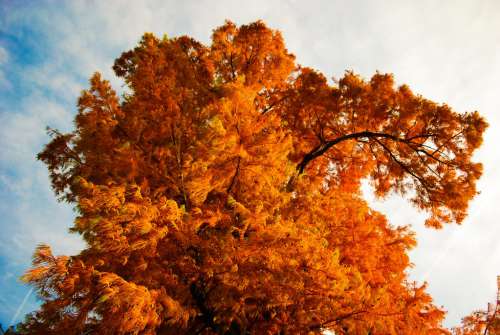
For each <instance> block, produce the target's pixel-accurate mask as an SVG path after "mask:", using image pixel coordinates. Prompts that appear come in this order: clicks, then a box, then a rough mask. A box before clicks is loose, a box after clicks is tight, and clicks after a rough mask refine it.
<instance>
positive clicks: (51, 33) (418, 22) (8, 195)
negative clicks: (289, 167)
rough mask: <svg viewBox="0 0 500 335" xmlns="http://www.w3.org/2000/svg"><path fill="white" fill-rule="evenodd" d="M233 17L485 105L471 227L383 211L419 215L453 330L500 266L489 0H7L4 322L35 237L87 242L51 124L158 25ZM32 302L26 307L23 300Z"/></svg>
mask: <svg viewBox="0 0 500 335" xmlns="http://www.w3.org/2000/svg"><path fill="white" fill-rule="evenodd" d="M225 19H231V20H232V21H234V22H236V23H238V24H244V23H248V22H251V21H254V20H257V19H264V20H265V21H266V23H267V24H268V25H269V26H271V27H272V28H275V29H279V30H281V31H282V32H283V35H284V37H285V41H286V43H287V47H288V49H289V50H290V51H291V52H293V53H294V54H295V55H296V56H297V61H298V62H299V63H301V64H304V65H307V66H311V67H314V68H316V69H318V70H320V71H322V72H323V73H325V75H327V76H328V77H336V78H338V77H340V76H342V74H343V73H344V71H345V70H347V69H351V70H354V71H355V72H357V73H360V74H361V75H363V76H364V77H369V76H371V75H372V74H373V73H374V72H375V71H377V70H379V71H381V72H392V73H394V74H395V78H396V81H397V82H398V83H407V84H408V85H409V86H410V87H411V88H412V89H413V90H414V91H415V92H417V93H420V94H422V95H424V96H425V97H427V98H430V99H433V100H435V101H438V102H447V103H448V104H449V105H450V106H452V107H453V108H455V109H456V110H457V111H471V110H479V111H480V112H481V113H482V114H483V115H485V116H486V118H487V119H488V121H489V123H490V128H489V130H488V132H487V134H486V137H485V142H484V145H483V147H482V149H481V150H480V152H478V154H477V155H476V157H477V160H479V161H482V162H483V163H484V164H485V174H484V176H483V178H482V180H481V182H480V184H479V188H480V190H481V192H482V193H481V195H479V196H478V197H477V198H476V200H475V201H474V202H473V203H472V204H471V209H470V215H469V217H468V219H467V220H466V222H464V223H463V225H462V226H450V227H446V228H445V229H443V230H441V231H434V230H428V229H425V228H424V227H423V219H424V216H423V215H422V214H421V213H418V212H417V211H415V210H414V209H413V208H411V206H410V205H408V203H407V202H406V201H405V200H404V199H400V198H397V197H392V198H389V199H387V200H386V201H383V202H381V201H376V200H374V199H373V197H372V196H371V195H370V191H369V188H366V194H367V197H368V198H369V199H370V200H371V201H372V203H373V206H374V207H375V208H377V209H380V210H381V211H383V212H385V213H386V214H387V216H388V217H389V220H390V221H391V222H392V223H393V224H395V225H403V224H411V225H412V226H413V229H414V230H416V231H417V238H418V241H419V245H418V247H417V248H416V249H415V250H414V251H412V253H411V258H412V261H413V263H414V264H415V267H414V268H413V269H412V270H411V271H410V274H411V277H412V278H413V279H415V280H419V281H423V280H426V281H428V282H429V291H430V293H431V294H432V295H433V296H434V298H435V301H436V303H437V304H438V305H443V306H444V308H445V309H447V310H448V311H449V316H448V319H447V321H446V323H447V324H448V325H453V324H457V322H458V321H459V319H460V317H461V316H463V315H465V314H467V313H469V312H470V311H471V310H473V309H476V308H483V307H485V306H486V303H487V302H488V301H492V300H493V299H494V297H495V291H496V287H495V285H496V275H497V274H500V244H499V243H498V242H497V239H498V236H500V224H498V222H497V218H498V217H499V216H500V208H499V207H498V199H500V170H499V168H498V167H499V166H500V150H498V143H499V141H500V99H498V97H499V96H500V94H499V89H500V57H499V56H500V3H499V2H498V1H495V0H491V1H481V0H476V1H458V0H455V1H451V0H450V1H439V2H438V1H384V2H382V3H381V2H380V1H368V0H367V1H333V0H325V1H314V0H310V1H306V2H304V1H298V0H297V1H293V0H289V1H269V0H267V1H234V0H233V1H217V2H215V1H208V0H200V1H183V2H182V3H181V2H179V1H130V2H127V1H66V2H64V1H9V0H0V228H1V231H2V233H3V234H2V235H0V322H1V323H2V324H3V325H4V326H5V325H7V324H9V323H11V322H12V321H19V319H20V318H22V316H23V315H24V313H26V312H28V311H30V310H32V309H33V308H35V307H36V299H35V298H34V296H33V295H29V296H28V298H27V300H26V303H25V304H24V305H23V304H22V302H23V301H24V300H25V297H26V295H27V293H28V292H29V288H28V287H26V286H23V285H22V284H21V283H20V281H19V280H18V277H19V276H20V275H21V274H22V273H23V271H24V270H25V269H26V268H27V267H28V266H29V264H30V256H31V253H32V252H33V250H34V248H35V246H36V245H37V244H38V243H48V244H50V245H51V246H52V247H53V249H54V251H55V253H57V254H73V253H76V252H77V251H78V250H79V249H80V248H81V247H82V245H83V244H82V242H81V240H80V238H79V237H78V236H75V235H70V234H69V233H68V232H67V228H68V227H69V226H70V225H71V223H72V219H73V213H72V210H71V208H69V207H68V206H66V205H64V204H61V203H57V202H56V200H55V198H54V196H53V194H52V192H51V190H50V187H49V183H48V177H47V172H46V170H45V168H44V166H43V165H42V164H41V163H39V162H37V161H36V159H35V156H36V153H37V152H39V151H40V150H41V148H42V147H43V144H44V143H46V142H47V140H48V139H47V136H46V135H45V127H46V126H51V127H56V128H59V129H61V130H63V131H65V130H70V129H71V127H72V120H73V117H74V115H75V112H76V107H75V103H76V99H77V97H78V94H79V92H80V91H81V90H82V89H84V88H86V86H87V79H88V78H89V77H90V76H91V74H92V73H93V72H95V71H99V72H101V73H102V74H103V76H104V77H105V78H107V79H109V80H110V81H111V82H112V83H113V85H114V87H115V88H116V89H117V90H118V91H120V89H121V85H122V83H121V82H120V81H119V80H118V79H117V78H115V77H114V75H113V74H112V71H111V65H112V63H113V60H114V59H115V58H116V57H118V56H119V55H120V53H121V52H122V51H124V50H127V49H129V48H132V47H133V46H134V44H135V43H136V42H137V41H138V39H139V38H140V36H141V35H142V34H143V33H144V32H146V31H151V32H154V33H156V34H157V35H160V36H161V35H163V34H164V33H166V34H167V35H168V36H177V35H182V34H187V35H191V36H193V37H195V38H196V39H198V40H200V41H202V42H205V43H207V42H208V41H209V36H210V33H211V30H212V29H213V28H215V27H217V26H219V25H221V24H222V23H223V22H224V20H225ZM20 307H21V308H20Z"/></svg>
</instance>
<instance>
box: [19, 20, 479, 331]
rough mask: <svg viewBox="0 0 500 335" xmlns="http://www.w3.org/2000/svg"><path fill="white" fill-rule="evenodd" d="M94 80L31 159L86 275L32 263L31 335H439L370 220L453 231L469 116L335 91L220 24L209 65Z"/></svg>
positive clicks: (390, 243) (376, 84)
mask: <svg viewBox="0 0 500 335" xmlns="http://www.w3.org/2000/svg"><path fill="white" fill-rule="evenodd" d="M114 70H115V73H116V75H117V76H119V77H121V78H123V79H124V81H125V83H126V85H127V90H126V93H125V94H124V95H123V97H122V98H119V97H118V96H117V95H116V94H115V92H114V91H113V90H112V88H111V87H110V84H109V83H108V82H107V81H106V80H103V79H102V78H101V76H100V75H99V74H95V75H94V76H93V77H92V79H91V81H90V89H88V90H86V91H84V92H83V93H82V95H81V97H80V99H79V101H78V114H77V116H76V120H75V130H74V131H73V132H71V133H67V134H63V133H60V132H58V131H56V130H51V131H50V132H51V135H52V141H51V142H50V143H49V144H48V145H47V146H46V147H45V149H44V150H43V151H42V152H41V153H40V154H39V156H38V157H39V159H40V160H42V161H43V162H45V163H46V164H47V166H48V169H49V172H50V177H51V181H52V186H53V188H54V190H55V192H56V194H57V195H58V196H60V197H61V199H64V200H66V201H68V202H69V203H71V204H73V205H74V206H75V208H76V210H77V213H78V214H77V217H76V219H75V222H74V226H73V228H72V231H73V232H76V233H79V234H81V235H82V236H83V238H84V240H85V241H86V243H87V247H86V248H85V249H84V250H83V251H82V252H81V253H80V254H78V255H74V256H69V257H68V256H54V255H52V253H51V250H50V248H49V247H48V246H46V245H41V246H39V248H38V249H37V250H36V253H35V257H34V267H33V268H32V269H31V270H29V271H28V272H27V273H26V274H25V276H24V280H25V281H27V282H29V283H31V284H32V285H34V286H35V287H36V288H37V289H38V294H39V296H40V297H41V299H42V300H43V304H42V306H41V309H40V310H39V311H37V312H35V313H34V314H32V315H30V316H29V317H28V318H27V320H26V322H25V323H24V324H23V326H22V327H23V329H24V330H25V331H26V332H29V333H33V334H90V333H95V334H309V333H310V334H320V333H322V332H323V331H324V330H327V329H328V330H332V331H335V333H336V334H373V335H375V334H441V333H447V331H446V330H445V329H444V328H443V327H442V326H441V321H442V319H443V316H444V311H442V310H441V309H439V308H437V307H436V306H434V305H433V303H432V299H431V297H430V296H429V295H428V294H427V293H426V292H425V285H418V284H416V283H413V282H409V281H408V280H407V275H406V273H405V270H407V269H408V267H409V265H410V263H409V259H408V255H407V252H408V250H409V249H410V248H412V247H413V246H415V239H414V236H413V233H412V232H411V231H410V230H409V229H408V227H405V226H392V225H390V224H389V223H388V222H387V220H386V219H385V217H384V216H383V215H382V214H380V213H378V212H376V211H374V210H372V209H370V208H369V207H368V205H367V203H366V202H365V200H364V199H363V198H362V195H361V191H360V185H361V182H362V181H363V180H365V179H369V180H370V181H371V183H372V185H373V187H374V189H375V191H376V194H377V195H378V196H382V197H383V196H385V195H387V194H389V193H391V192H398V193H400V194H402V195H408V197H409V198H410V200H411V201H412V202H413V203H414V204H415V205H416V206H417V207H418V208H420V209H422V210H424V211H427V212H428V213H429V219H428V220H427V222H426V224H427V225H428V226H432V227H436V228H439V227H441V226H442V224H445V223H452V222H457V223H460V222H461V221H462V220H463V219H464V217H465V216H466V213H467V204H468V202H469V200H470V199H471V198H472V197H474V195H475V194H476V187H475V185H476V181H477V179H478V178H479V177H480V175H481V165H480V164H479V163H474V162H472V161H471V156H472V154H473V152H474V150H475V149H476V148H478V146H479V145H480V144H481V141H482V134H483V131H484V130H485V128H486V126H487V125H486V122H485V121H484V120H483V119H482V118H481V117H480V116H479V115H478V113H476V112H472V113H464V114H459V113H456V112H454V111H453V110H452V109H451V108H450V107H449V106H447V105H444V104H437V103H434V102H432V101H429V100H427V99H425V98H423V97H421V96H418V95H415V94H413V93H412V92H411V90H410V89H409V88H408V87H407V86H400V87H396V86H395V85H394V81H393V77H392V76H391V75H388V74H380V73H376V74H375V75H374V76H373V77H372V78H371V79H370V80H368V81H365V80H363V79H362V78H360V77H359V76H357V75H356V74H354V73H351V72H347V73H346V74H345V76H344V77H343V78H341V79H340V80H338V81H336V82H335V83H333V84H331V83H329V82H328V81H327V79H326V78H325V77H324V76H323V75H322V74H321V73H319V72H317V71H315V70H313V69H310V68H306V67H301V66H299V65H297V64H295V61H294V56H293V55H292V54H290V53H289V52H288V51H287V50H286V48H285V45H284V42H283V39H282V36H281V35H280V33H279V32H277V31H273V30H271V29H269V28H267V27H266V26H265V25H264V24H263V23H262V22H255V23H252V24H249V25H244V26H241V27H237V26H235V25H234V24H233V23H231V22H226V23H225V24H224V25H223V26H221V27H219V28H217V29H216V30H215V31H214V32H213V35H212V43H211V45H209V46H205V45H202V44H201V43H199V42H197V41H195V40H193V39H191V38H189V37H178V38H172V39H168V38H163V39H158V38H157V37H155V36H153V35H152V34H145V35H144V36H143V38H142V40H141V41H140V42H139V44H138V46H137V47H136V48H134V49H133V50H130V51H127V52H125V53H123V54H122V55H121V57H119V58H118V59H117V60H116V62H115V65H114Z"/></svg>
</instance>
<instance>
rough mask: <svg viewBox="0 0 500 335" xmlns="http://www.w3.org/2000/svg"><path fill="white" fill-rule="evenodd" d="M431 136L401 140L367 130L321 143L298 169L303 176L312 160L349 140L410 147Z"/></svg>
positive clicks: (304, 159) (306, 156)
mask: <svg viewBox="0 0 500 335" xmlns="http://www.w3.org/2000/svg"><path fill="white" fill-rule="evenodd" d="M431 136H433V134H421V135H417V136H412V137H408V138H400V137H397V136H395V135H391V134H387V133H377V132H372V131H367V130H365V131H361V132H358V133H352V134H348V135H344V136H340V137H337V138H336V139H334V140H331V141H326V142H324V143H321V144H320V145H318V146H317V147H315V148H314V149H312V150H311V151H309V152H308V153H307V154H306V155H305V156H304V158H302V161H301V162H300V163H299V164H298V165H297V167H296V169H297V171H298V172H299V174H302V173H303V172H304V170H305V168H306V166H307V165H308V164H309V163H310V162H311V161H312V160H314V159H316V158H318V157H320V156H321V155H323V154H324V153H325V152H326V151H327V150H328V149H330V148H331V147H333V146H334V145H336V144H338V143H340V142H344V141H347V140H352V139H358V138H374V139H378V138H387V139H390V140H393V141H396V142H402V143H406V144H408V145H410V144H416V143H415V142H412V140H414V139H416V138H427V137H431Z"/></svg>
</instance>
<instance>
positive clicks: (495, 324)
mask: <svg viewBox="0 0 500 335" xmlns="http://www.w3.org/2000/svg"><path fill="white" fill-rule="evenodd" d="M497 288H498V291H497V299H496V302H495V304H491V303H488V309H487V310H486V311H484V310H478V311H474V312H473V313H471V314H470V315H468V316H466V317H464V318H463V319H462V324H461V325H460V326H459V327H455V328H453V335H496V334H500V276H498V277H497Z"/></svg>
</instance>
